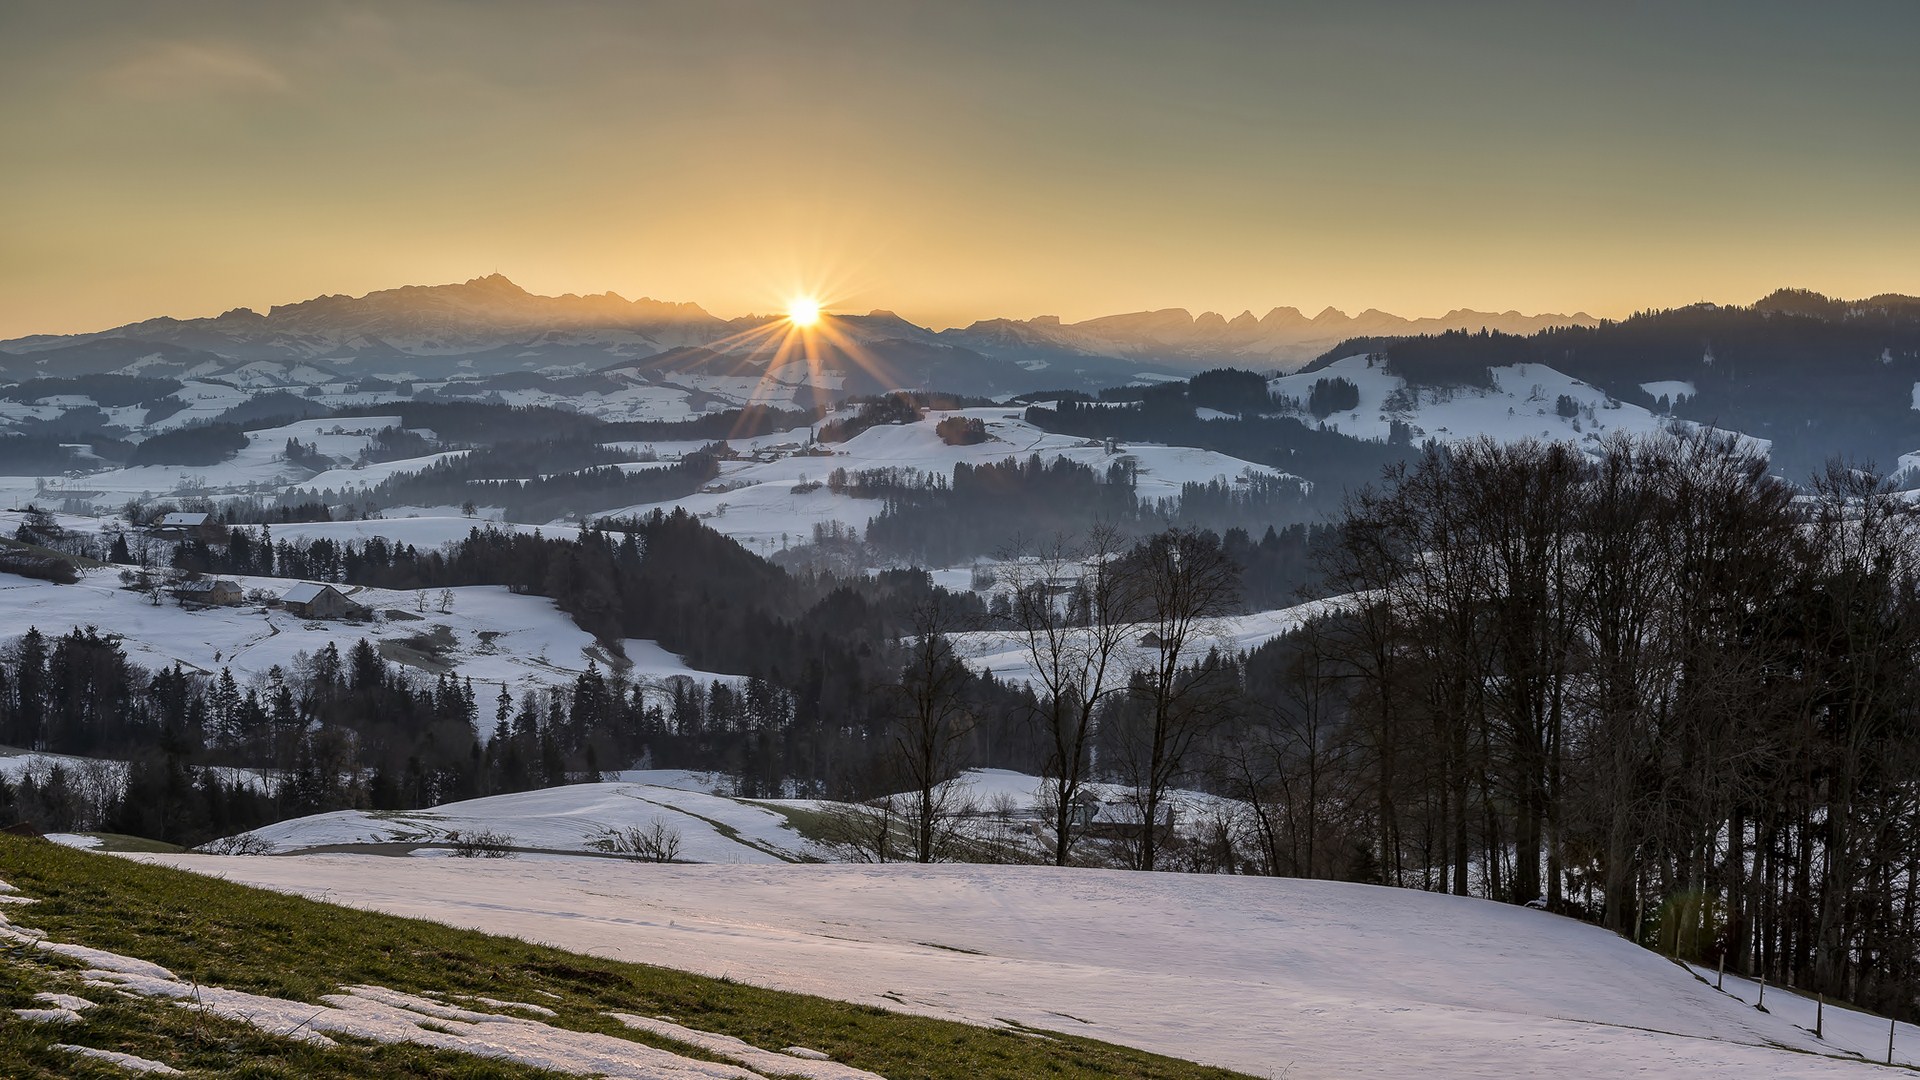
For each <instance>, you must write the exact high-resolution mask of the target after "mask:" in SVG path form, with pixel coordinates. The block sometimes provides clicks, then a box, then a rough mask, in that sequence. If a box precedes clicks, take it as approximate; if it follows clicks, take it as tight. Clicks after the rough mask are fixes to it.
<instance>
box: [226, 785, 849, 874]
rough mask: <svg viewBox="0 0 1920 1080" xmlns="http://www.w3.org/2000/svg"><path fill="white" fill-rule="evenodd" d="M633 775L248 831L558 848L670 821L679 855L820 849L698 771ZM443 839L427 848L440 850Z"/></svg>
mask: <svg viewBox="0 0 1920 1080" xmlns="http://www.w3.org/2000/svg"><path fill="white" fill-rule="evenodd" d="M620 775H622V776H623V777H624V776H633V777H634V778H635V779H636V780H640V779H648V780H652V779H657V780H661V781H664V783H645V782H638V783H636V782H615V783H601V784H570V785H567V786H565V787H556V788H545V789H542V790H539V791H521V792H515V793H513V794H510V795H492V796H488V797H487V798H484V799H470V800H467V801H465V802H456V803H447V804H445V805H442V806H436V807H434V808H433V809H431V810H406V811H390V812H389V811H367V810H341V811H337V812H335V813H331V814H315V815H313V816H311V817H303V818H295V819H293V820H290V821H282V822H278V823H276V824H273V825H267V826H264V827H262V828H259V829H256V830H254V831H253V832H252V833H250V834H248V835H250V836H253V837H256V838H258V839H259V840H262V841H265V842H266V843H268V844H271V845H272V850H273V851H274V852H275V853H277V854H293V853H298V852H300V851H303V850H308V849H312V848H317V847H331V846H335V845H341V844H438V843H444V842H445V841H446V839H447V834H448V833H450V832H455V831H458V832H461V833H466V834H469V835H471V834H473V833H475V832H490V833H494V834H496V835H503V836H508V837H511V842H512V844H513V845H514V846H515V847H522V848H536V849H541V850H546V851H556V852H579V853H583V854H584V853H590V852H595V851H601V850H604V849H602V848H598V847H596V846H595V843H594V842H595V841H596V840H599V839H601V838H603V837H605V836H606V835H607V833H608V832H609V831H610V830H625V829H630V828H643V829H644V828H647V827H649V826H651V825H653V824H654V823H656V822H657V823H660V824H662V825H665V826H667V827H668V828H669V829H671V830H672V831H673V832H674V833H676V834H677V835H678V836H679V838H680V842H681V846H680V850H679V853H678V858H681V859H684V860H687V861H689V862H700V863H782V862H798V861H801V860H805V859H813V858H819V857H820V855H821V853H820V852H818V851H817V850H816V849H815V848H814V847H813V845H811V844H809V843H808V842H807V841H806V840H805V839H803V838H802V837H801V836H800V834H799V833H797V832H795V831H794V830H793V829H792V828H791V827H790V826H789V825H788V824H787V819H786V818H785V817H783V816H782V815H780V814H778V813H775V812H774V811H772V810H769V809H767V808H765V807H763V806H756V805H754V804H753V803H750V802H743V801H741V800H738V799H732V798H728V797H726V796H723V795H713V794H708V793H706V792H704V791H699V790H689V789H693V788H697V787H699V786H701V785H700V783H699V780H698V778H697V777H696V776H695V774H690V773H674V774H671V775H661V776H657V777H656V776H654V775H653V774H651V773H647V772H635V773H629V774H620ZM444 851H445V849H443V848H423V849H421V852H422V853H423V854H441V853H444Z"/></svg>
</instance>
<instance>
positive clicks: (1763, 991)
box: [1753, 971, 1767, 1012]
mask: <svg viewBox="0 0 1920 1080" xmlns="http://www.w3.org/2000/svg"><path fill="white" fill-rule="evenodd" d="M1753 1007H1754V1008H1756V1009H1759V1010H1760V1011H1761V1012H1766V1011H1767V973H1766V972H1764V971H1763V972H1761V973H1760V1000H1759V1001H1756V1002H1754V1003H1753Z"/></svg>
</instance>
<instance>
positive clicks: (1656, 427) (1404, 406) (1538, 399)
mask: <svg viewBox="0 0 1920 1080" xmlns="http://www.w3.org/2000/svg"><path fill="white" fill-rule="evenodd" d="M1491 373H1492V376H1493V383H1494V385H1493V387H1492V388H1491V389H1483V388H1480V387H1472V386H1443V387H1435V386H1425V387H1414V386H1409V385H1408V383H1407V380H1405V379H1403V378H1401V377H1400V376H1398V375H1394V374H1391V373H1389V372H1388V371H1387V370H1386V367H1385V366H1384V365H1383V364H1382V363H1381V362H1380V361H1378V360H1377V359H1375V358H1373V357H1370V356H1367V355H1364V354H1363V355H1358V356H1349V357H1346V358H1345V359H1342V360H1336V361H1334V362H1333V363H1332V364H1329V365H1328V366H1326V367H1325V368H1321V369H1318V370H1315V371H1311V372H1304V373H1301V374H1298V375H1288V376H1285V377H1284V378H1279V379H1274V380H1272V381H1271V382H1270V383H1268V388H1269V389H1270V390H1271V392H1273V393H1274V394H1276V395H1282V396H1286V397H1291V398H1294V399H1296V400H1298V401H1301V402H1305V401H1307V400H1308V397H1309V395H1310V394H1311V393H1312V391H1313V387H1314V386H1315V385H1316V384H1317V383H1319V382H1320V381H1321V380H1323V379H1334V378H1339V379H1345V380H1347V381H1348V382H1351V383H1353V384H1354V385H1355V386H1356V387H1357V388H1358V389H1359V391H1360V400H1359V404H1358V405H1357V406H1356V407H1354V408H1352V409H1347V410H1342V411H1340V412H1335V413H1331V414H1329V415H1328V416H1326V417H1325V418H1324V421H1323V422H1324V423H1325V424H1326V426H1328V427H1330V428H1333V429H1336V430H1338V431H1339V432H1340V433H1341V434H1343V435H1351V436H1353V437H1354V438H1359V439H1373V440H1378V441H1385V440H1386V439H1387V438H1388V437H1389V436H1390V435H1391V434H1392V430H1393V425H1394V424H1395V423H1400V424H1405V425H1407V427H1408V429H1409V434H1410V436H1411V438H1412V441H1413V442H1414V443H1416V444H1418V443H1422V442H1425V441H1426V440H1428V439H1438V440H1440V441H1441V442H1459V441H1461V440H1465V439H1470V438H1474V437H1476V436H1480V435H1488V436H1491V437H1493V438H1494V439H1497V440H1499V441H1501V442H1511V441H1516V440H1519V439H1526V438H1535V439H1542V440H1560V441H1568V442H1573V443H1577V444H1580V445H1582V446H1587V447H1592V446H1596V445H1598V443H1599V442H1600V441H1601V440H1602V439H1604V438H1605V437H1607V436H1608V435H1610V434H1613V433H1614V432H1625V433H1627V434H1630V435H1646V434H1651V433H1654V432H1657V431H1661V430H1663V429H1665V428H1666V427H1668V426H1669V425H1670V424H1672V423H1674V421H1673V420H1672V419H1670V418H1668V417H1662V416H1656V415H1654V414H1653V413H1652V412H1650V411H1648V410H1647V409H1645V408H1643V407H1641V406H1639V405H1634V404H1631V403H1628V402H1624V401H1620V400H1618V399H1616V398H1614V397H1613V396H1612V395H1610V394H1608V393H1607V392H1606V391H1604V390H1601V389H1600V388H1598V387H1595V386H1590V385H1588V384H1587V383H1584V382H1581V381H1580V380H1579V379H1576V378H1573V377H1572V376H1570V375H1564V374H1561V373H1560V372H1558V371H1555V370H1554V369H1553V368H1550V367H1547V366H1546V365H1544V364H1514V365H1511V366H1507V367H1495V368H1492V369H1491ZM1650 385H1652V384H1650ZM1659 385H1661V386H1663V387H1664V388H1665V391H1666V392H1668V393H1674V392H1677V388H1678V387H1681V386H1684V385H1685V384H1681V383H1671V384H1659ZM1563 398H1564V399H1566V401H1567V402H1568V403H1570V404H1571V405H1572V412H1571V413H1563V411H1562V399H1563ZM1689 426H1691V425H1689ZM1751 441H1752V443H1753V444H1754V445H1755V446H1756V447H1758V448H1759V449H1760V450H1762V451H1763V452H1764V451H1765V449H1766V448H1767V446H1768V443H1767V442H1766V440H1763V439H1753V440H1751Z"/></svg>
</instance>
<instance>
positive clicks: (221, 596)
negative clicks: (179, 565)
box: [172, 578, 242, 607]
mask: <svg viewBox="0 0 1920 1080" xmlns="http://www.w3.org/2000/svg"><path fill="white" fill-rule="evenodd" d="M172 591H173V598H174V599H175V600H178V601H180V602H181V603H183V604H205V605H206V606H208V607H232V606H233V605H235V604H237V603H239V602H240V601H241V599H242V594H241V589H240V585H239V583H237V582H232V581H228V580H227V579H225V578H201V579H200V580H198V581H183V582H181V583H180V584H178V585H175V586H174V587H173V590H172Z"/></svg>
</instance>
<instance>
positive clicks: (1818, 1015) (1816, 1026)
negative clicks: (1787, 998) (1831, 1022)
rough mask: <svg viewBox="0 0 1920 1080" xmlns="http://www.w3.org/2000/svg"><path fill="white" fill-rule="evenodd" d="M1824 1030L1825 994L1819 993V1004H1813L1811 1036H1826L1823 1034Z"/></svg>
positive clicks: (1825, 1025)
mask: <svg viewBox="0 0 1920 1080" xmlns="http://www.w3.org/2000/svg"><path fill="white" fill-rule="evenodd" d="M1826 1030H1827V995H1825V994H1821V995H1820V1004H1818V1005H1816V1006H1814V1012H1813V1037H1814V1038H1816V1039H1824V1038H1826V1037H1827V1036H1826V1035H1825V1034H1824V1033H1825V1032H1826Z"/></svg>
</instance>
